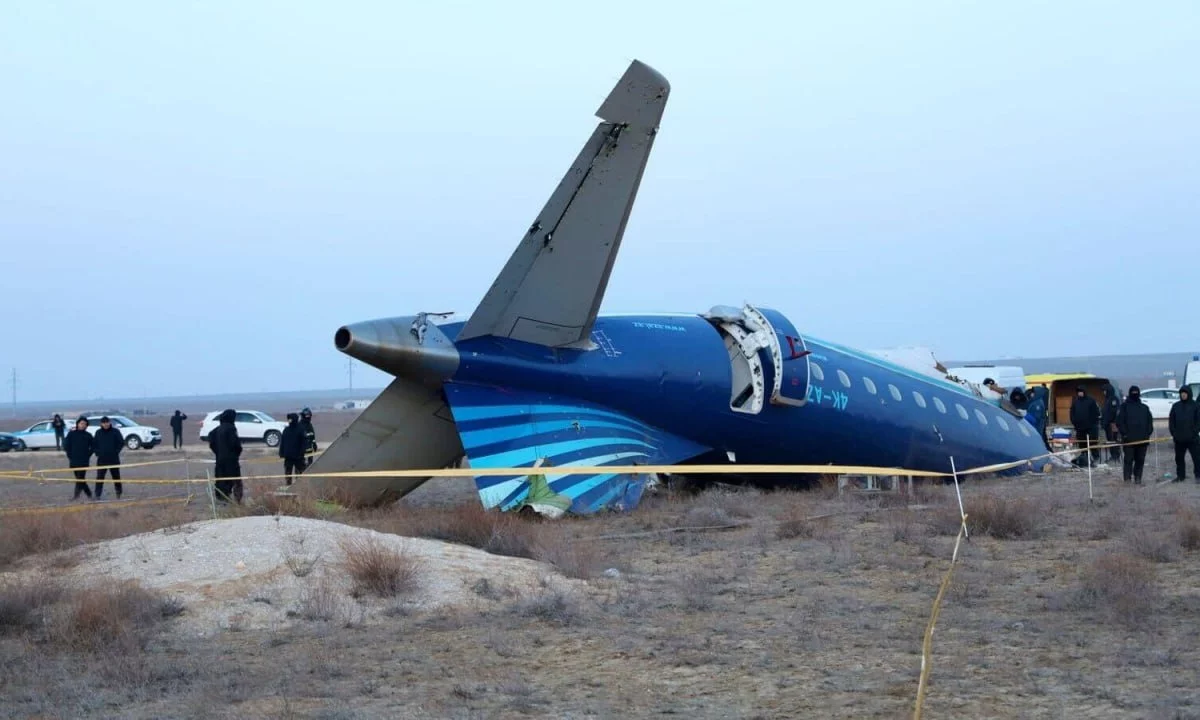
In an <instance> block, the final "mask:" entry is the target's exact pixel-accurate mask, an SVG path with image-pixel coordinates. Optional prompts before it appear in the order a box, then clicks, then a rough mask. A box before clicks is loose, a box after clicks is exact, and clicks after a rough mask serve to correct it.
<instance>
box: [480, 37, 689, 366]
mask: <svg viewBox="0 0 1200 720" xmlns="http://www.w3.org/2000/svg"><path fill="white" fill-rule="evenodd" d="M670 90H671V86H670V84H669V83H668V82H667V80H666V78H664V77H663V76H662V75H660V74H659V73H658V72H657V71H656V70H654V69H653V68H651V67H650V66H648V65H646V64H644V63H642V62H640V61H637V60H634V61H633V63H631V64H630V66H629V68H628V69H627V70H626V71H625V74H624V75H622V76H621V79H620V81H618V82H617V84H616V86H615V87H614V88H613V89H612V92H610V93H609V94H608V97H607V98H605V100H604V102H603V103H601V105H600V109H599V110H597V111H596V115H597V116H599V117H600V119H601V120H603V121H604V122H601V123H600V124H599V125H597V126H596V129H595V130H594V131H593V132H592V134H591V137H589V138H588V140H587V142H586V143H585V144H584V146H583V149H582V150H581V151H580V152H579V155H578V157H576V158H575V162H574V163H573V164H572V165H571V168H570V169H569V170H568V171H567V173H566V175H564V176H563V179H562V181H561V182H559V184H558V187H557V188H556V189H555V191H554V193H553V194H552V195H551V196H550V199H549V200H548V201H547V202H546V205H545V207H543V208H542V211H541V213H539V214H538V216H537V218H536V219H535V220H534V221H533V222H532V223H531V224H530V226H529V229H528V231H526V233H525V236H524V237H523V238H522V239H521V242H520V244H519V245H517V248H516V250H515V251H514V252H513V254H512V256H511V257H510V258H509V260H508V263H507V264H506V265H505V266H504V269H503V270H502V271H501V272H500V274H499V275H498V276H497V277H496V280H495V281H494V282H493V283H492V286H491V288H490V289H489V290H488V292H487V294H486V295H485V296H484V298H483V301H482V302H481V303H480V304H479V307H477V308H475V312H474V313H472V314H471V317H470V319H468V320H467V322H466V324H465V325H464V326H463V328H462V331H461V332H460V333H459V334H458V337H457V338H456V341H458V342H461V341H463V340H469V339H471V338H475V337H481V336H485V335H491V336H494V337H504V338H512V339H514V340H522V341H525V342H530V343H536V344H538V345H546V346H549V347H590V342H589V340H588V335H589V334H590V333H591V329H592V324H593V323H594V322H595V320H596V314H597V313H598V312H599V311H600V303H601V301H602V300H603V299H604V291H605V289H606V288H607V286H608V278H609V275H610V274H611V272H612V266H613V262H614V261H615V260H616V257H617V251H618V250H619V249H620V246H621V238H622V236H623V235H624V233H625V225H626V223H627V222H628V220H629V213H630V210H631V209H632V208H633V202H634V199H635V198H636V197H637V191H638V186H639V185H640V184H641V181H642V173H643V171H644V170H645V168H646V162H647V160H648V159H649V157H650V150H651V149H652V147H653V145H654V137H655V135H656V134H657V132H658V126H659V122H660V121H661V120H662V114H663V110H664V109H665V108H666V103H667V96H668V95H669V94H670Z"/></svg>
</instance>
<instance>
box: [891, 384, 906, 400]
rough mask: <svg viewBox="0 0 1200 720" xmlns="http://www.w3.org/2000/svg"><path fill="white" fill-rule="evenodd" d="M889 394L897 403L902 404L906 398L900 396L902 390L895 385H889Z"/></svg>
mask: <svg viewBox="0 0 1200 720" xmlns="http://www.w3.org/2000/svg"><path fill="white" fill-rule="evenodd" d="M888 392H890V393H891V394H892V398H893V399H894V400H895V401H896V402H900V401H901V400H903V399H904V396H903V395H901V394H900V388H898V387H896V386H895V385H888Z"/></svg>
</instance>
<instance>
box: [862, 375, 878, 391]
mask: <svg viewBox="0 0 1200 720" xmlns="http://www.w3.org/2000/svg"><path fill="white" fill-rule="evenodd" d="M863 385H865V386H866V388H867V392H869V393H871V394H872V395H874V394H875V382H874V381H873V380H871V378H869V377H865V378H863Z"/></svg>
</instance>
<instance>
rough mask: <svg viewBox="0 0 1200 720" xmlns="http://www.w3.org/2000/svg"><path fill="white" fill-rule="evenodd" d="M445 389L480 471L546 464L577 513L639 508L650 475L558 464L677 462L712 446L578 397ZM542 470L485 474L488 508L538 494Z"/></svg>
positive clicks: (482, 483)
mask: <svg viewBox="0 0 1200 720" xmlns="http://www.w3.org/2000/svg"><path fill="white" fill-rule="evenodd" d="M445 390H446V398H447V399H448V401H449V403H450V410H451V412H452V413H453V414H454V421H455V424H456V425H457V426H458V433H459V438H460V439H461V441H462V446H463V448H464V449H465V450H466V454H467V459H468V461H469V462H470V466H471V467H472V468H496V467H500V468H504V467H521V468H526V467H527V468H530V470H533V469H534V467H535V466H538V465H539V464H540V467H538V470H539V471H540V473H541V474H542V475H543V476H544V478H545V480H546V483H547V484H548V486H549V490H550V491H551V492H552V493H553V494H556V495H558V496H559V499H560V500H561V501H562V503H563V506H564V509H569V510H570V512H572V513H575V514H581V515H582V514H590V513H594V512H598V511H600V510H605V509H631V508H632V507H633V506H635V505H636V504H637V502H638V500H639V499H640V497H641V492H642V490H643V489H644V488H645V486H646V483H647V482H648V480H649V478H648V477H645V476H631V475H612V474H597V475H556V474H555V473H554V468H555V467H570V466H577V467H579V466H582V467H596V466H603V465H637V464H650V465H656V464H657V465H670V464H674V463H677V462H681V461H683V460H687V459H689V458H692V457H695V456H697V455H700V454H702V453H704V452H707V451H708V450H709V448H708V447H706V446H704V445H700V444H698V443H695V442H692V441H691V440H687V439H686V438H682V437H679V436H677V435H673V434H671V433H668V432H665V431H663V430H660V429H658V428H655V427H652V426H650V425H648V424H646V423H644V422H641V421H640V420H638V419H637V418H633V417H630V416H629V415H627V414H623V413H619V412H616V411H613V410H611V409H608V408H605V407H603V406H601V405H597V404H594V403H588V402H584V401H581V400H577V399H574V398H567V397H559V396H555V395H552V394H549V393H541V392H539V393H533V392H524V391H510V390H505V389H502V388H495V387H485V386H480V385H467V384H463V383H454V382H451V383H447V384H446V386H445ZM466 472H469V470H467V471H464V473H466ZM538 474H539V473H531V474H529V475H516V476H502V477H477V478H476V479H475V485H476V487H477V488H478V490H479V497H480V499H481V500H482V501H483V505H484V507H487V508H493V507H499V508H500V509H502V510H509V509H512V508H514V507H517V506H519V505H521V504H522V503H523V502H525V501H526V500H529V499H530V498H529V495H530V489H531V487H530V486H531V482H530V481H531V475H532V476H533V479H534V480H536V481H537V482H536V483H535V485H537V484H540V479H538V478H537V475H538ZM534 489H535V492H542V491H544V488H539V487H535V488H534ZM568 501H569V506H568ZM530 502H531V503H532V500H530Z"/></svg>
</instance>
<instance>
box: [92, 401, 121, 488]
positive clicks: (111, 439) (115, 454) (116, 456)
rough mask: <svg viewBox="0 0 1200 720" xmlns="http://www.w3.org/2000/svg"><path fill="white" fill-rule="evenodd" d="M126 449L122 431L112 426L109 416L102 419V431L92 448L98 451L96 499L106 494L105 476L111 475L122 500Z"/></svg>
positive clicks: (100, 430)
mask: <svg viewBox="0 0 1200 720" xmlns="http://www.w3.org/2000/svg"><path fill="white" fill-rule="evenodd" d="M124 447H125V438H124V437H122V436H121V431H120V430H118V429H116V428H115V427H113V426H112V421H111V420H109V419H108V416H107V415H105V416H104V417H102V418H100V429H99V430H97V431H96V434H95V436H94V437H93V438H92V448H93V449H94V450H95V451H96V466H97V467H96V499H97V500H99V499H100V496H101V495H103V494H104V482H103V481H104V474H105V473H111V474H112V479H113V487H114V488H116V490H117V499H118V500H120V499H121V468H119V467H116V466H117V465H120V464H121V450H122V449H123V448H124Z"/></svg>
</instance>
